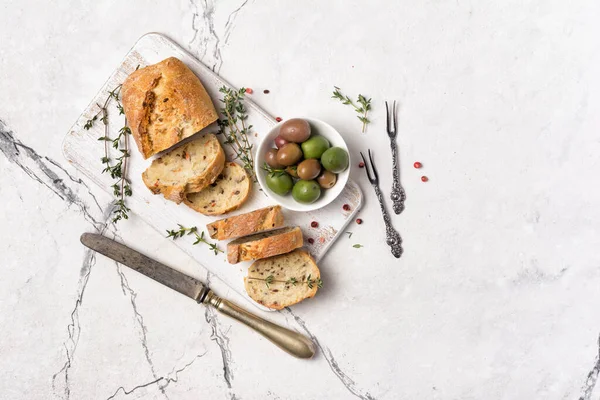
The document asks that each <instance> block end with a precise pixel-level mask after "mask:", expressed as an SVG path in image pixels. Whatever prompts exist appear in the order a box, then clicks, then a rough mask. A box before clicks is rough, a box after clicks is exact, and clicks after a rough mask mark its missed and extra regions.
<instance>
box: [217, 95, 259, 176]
mask: <svg viewBox="0 0 600 400" xmlns="http://www.w3.org/2000/svg"><path fill="white" fill-rule="evenodd" d="M219 92H221V93H222V94H223V98H222V99H221V102H222V103H223V107H222V108H221V114H222V115H223V119H219V120H217V123H218V124H219V133H220V134H223V135H224V136H225V144H228V145H229V146H230V147H231V149H232V150H233V151H234V153H235V158H236V159H238V160H240V161H241V162H242V164H243V166H244V168H245V169H246V171H247V172H248V173H249V174H250V175H251V176H252V179H254V181H256V176H255V174H254V157H253V156H252V147H253V146H252V145H251V144H250V142H249V141H248V136H249V134H250V131H251V130H252V125H246V120H247V119H248V113H247V111H246V107H244V95H245V94H246V89H245V88H240V89H238V90H233V89H230V88H228V87H225V86H223V87H221V88H220V89H219Z"/></svg>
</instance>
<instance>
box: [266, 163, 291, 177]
mask: <svg viewBox="0 0 600 400" xmlns="http://www.w3.org/2000/svg"><path fill="white" fill-rule="evenodd" d="M260 168H261V169H262V170H264V171H267V173H269V174H273V175H274V176H281V175H284V174H287V172H286V170H284V169H280V168H273V167H271V166H270V165H269V164H267V163H264V165H263V166H262V167H260Z"/></svg>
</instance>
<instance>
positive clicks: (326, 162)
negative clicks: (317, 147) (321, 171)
mask: <svg viewBox="0 0 600 400" xmlns="http://www.w3.org/2000/svg"><path fill="white" fill-rule="evenodd" d="M348 163H349V160H348V153H347V152H346V150H344V149H342V148H341V147H332V148H330V149H327V150H326V151H325V152H324V153H323V155H322V156H321V164H323V168H325V169H326V170H327V171H329V172H333V173H334V174H339V173H340V172H343V171H345V170H346V168H348Z"/></svg>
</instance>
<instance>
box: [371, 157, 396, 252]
mask: <svg viewBox="0 0 600 400" xmlns="http://www.w3.org/2000/svg"><path fill="white" fill-rule="evenodd" d="M360 156H361V157H362V159H363V162H364V163H365V172H366V173H367V178H369V182H371V185H372V186H373V188H374V189H375V195H376V196H377V200H379V207H381V213H382V214H383V222H385V239H386V240H385V241H386V243H387V244H388V245H389V246H390V247H391V248H392V254H393V255H394V257H396V258H400V256H401V255H402V252H403V250H402V238H401V237H400V234H399V233H398V232H397V231H396V230H395V229H394V227H393V226H392V220H391V219H390V215H389V214H388V212H387V209H386V208H385V203H384V202H383V196H382V194H381V190H380V189H379V175H378V174H377V169H376V168H375V163H374V162H373V157H371V150H370V149H369V161H370V165H369V163H368V162H367V160H366V159H365V156H364V155H363V153H362V151H361V152H360ZM369 169H371V170H373V173H372V174H371V172H370V171H369Z"/></svg>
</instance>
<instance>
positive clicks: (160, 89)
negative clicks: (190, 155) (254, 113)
mask: <svg viewBox="0 0 600 400" xmlns="http://www.w3.org/2000/svg"><path fill="white" fill-rule="evenodd" d="M121 94H122V99H123V109H124V110H125V116H126V117H127V122H128V124H129V127H130V129H131V133H132V134H133V138H134V139H135V142H136V143H137V146H138V148H139V150H140V152H141V153H142V155H143V156H144V158H148V157H150V156H152V155H153V154H156V153H158V152H160V151H163V150H165V149H168V148H169V147H171V146H173V145H174V144H176V143H178V142H180V141H181V140H183V139H185V138H187V137H189V136H192V135H193V134H194V133H196V132H198V131H200V130H202V129H204V128H206V127H207V126H208V125H210V124H212V123H213V122H215V121H216V120H217V118H218V115H217V111H216V110H215V107H214V105H213V103H212V101H211V99H210V97H209V96H208V93H206V90H205V89H204V86H202V83H200V80H199V79H198V77H197V76H196V75H194V73H193V72H192V71H191V70H190V69H189V68H188V67H187V66H186V65H185V64H184V63H183V62H181V61H180V60H178V59H177V58H175V57H171V58H167V59H166V60H163V61H161V62H159V63H158V64H153V65H149V66H147V67H145V68H140V69H138V70H137V71H135V72H133V73H132V74H131V75H129V76H128V77H127V79H125V82H123V87H122V89H121Z"/></svg>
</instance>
